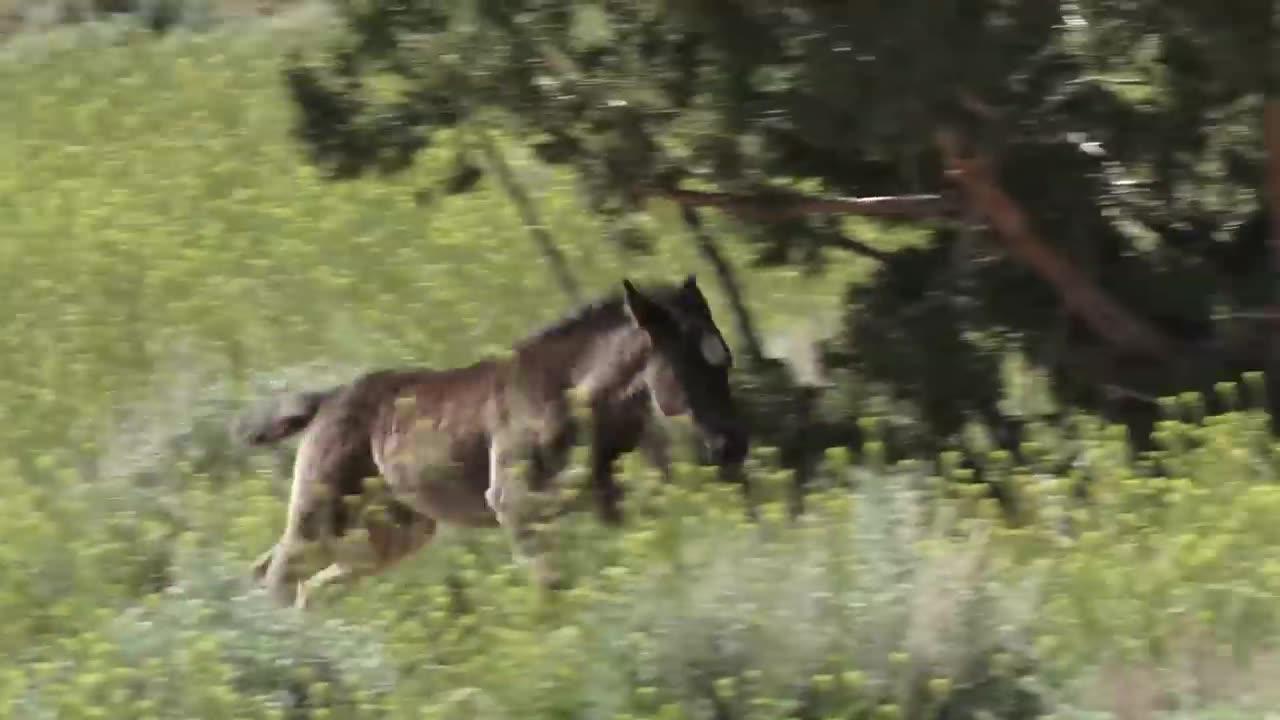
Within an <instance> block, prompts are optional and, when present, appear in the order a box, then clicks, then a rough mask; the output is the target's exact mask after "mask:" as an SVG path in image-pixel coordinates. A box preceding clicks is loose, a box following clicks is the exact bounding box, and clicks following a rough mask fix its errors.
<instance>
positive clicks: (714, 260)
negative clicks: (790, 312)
mask: <svg viewBox="0 0 1280 720" xmlns="http://www.w3.org/2000/svg"><path fill="white" fill-rule="evenodd" d="M680 216H681V217H682V218H683V219H684V224H685V226H686V227H688V228H689V233H690V234H692V235H693V240H694V242H695V243H696V244H697V246H698V253H699V254H700V255H702V257H703V259H704V260H706V261H707V262H708V263H710V264H711V267H712V269H714V270H715V273H716V279H717V280H719V281H720V287H721V288H722V289H723V290H724V294H725V295H726V296H727V297H728V299H729V306H730V308H732V310H733V319H734V322H735V324H737V326H738V334H739V335H741V336H742V342H743V343H744V344H745V345H746V350H747V358H748V359H749V360H750V361H751V363H752V364H758V363H759V362H760V361H761V360H763V359H764V350H763V346H762V345H761V344H760V336H759V335H758V334H756V328H755V323H754V322H752V320H751V311H750V310H748V309H747V304H746V301H745V300H744V299H743V297H742V288H741V287H740V286H739V285H738V279H737V277H735V276H734V273H733V267H732V266H730V265H729V262H728V261H727V260H725V259H724V255H723V254H722V253H721V252H720V248H719V247H717V246H716V242H715V239H714V238H712V237H711V235H710V233H708V232H707V229H706V228H704V227H703V226H702V218H700V217H698V211H697V210H695V209H693V208H692V207H688V206H684V207H681V208H680Z"/></svg>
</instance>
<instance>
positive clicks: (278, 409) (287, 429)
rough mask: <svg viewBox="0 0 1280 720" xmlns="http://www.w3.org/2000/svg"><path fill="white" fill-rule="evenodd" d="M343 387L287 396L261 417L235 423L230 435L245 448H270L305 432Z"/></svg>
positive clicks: (244, 419) (241, 419)
mask: <svg viewBox="0 0 1280 720" xmlns="http://www.w3.org/2000/svg"><path fill="white" fill-rule="evenodd" d="M344 387H345V386H344V385H335V386H334V387H331V388H326V389H324V390H307V391H304V392H300V393H294V394H292V395H288V396H286V397H285V398H283V399H282V400H279V401H277V402H276V403H275V404H274V406H273V407H272V408H271V410H270V411H269V412H267V413H265V414H264V416H258V417H252V418H250V417H242V418H240V419H239V420H237V423H236V427H235V428H234V432H235V434H236V435H237V436H239V438H240V439H241V440H242V441H243V442H245V443H246V444H249V445H274V444H275V443H278V442H280V441H281V440H284V439H285V438H287V437H291V436H293V435H296V434H298V433H300V432H302V431H303V430H305V429H306V428H307V426H308V425H310V424H311V421H312V420H313V419H315V416H316V413H318V412H320V407H321V406H322V405H324V404H325V402H326V401H328V400H329V399H330V398H332V397H333V396H335V395H337V394H338V393H339V392H340V391H341V390H342V389H343V388H344Z"/></svg>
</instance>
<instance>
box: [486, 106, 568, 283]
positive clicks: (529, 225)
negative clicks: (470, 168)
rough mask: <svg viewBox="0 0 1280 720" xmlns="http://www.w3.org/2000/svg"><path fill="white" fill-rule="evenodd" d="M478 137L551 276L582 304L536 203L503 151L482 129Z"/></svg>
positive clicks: (565, 264) (562, 256)
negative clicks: (547, 265)
mask: <svg viewBox="0 0 1280 720" xmlns="http://www.w3.org/2000/svg"><path fill="white" fill-rule="evenodd" d="M475 133H476V135H477V136H478V137H479V141H480V149H481V151H482V152H483V153H484V155H485V158H486V159H487V160H488V161H489V164H490V166H491V167H492V168H493V172H494V175H495V176H496V177H497V178H498V183H499V184H500V185H501V186H502V189H503V191H504V192H506V194H507V197H508V198H510V199H511V202H512V203H513V204H514V205H515V206H516V211H517V212H519V213H520V219H521V221H523V222H524V226H525V229H526V230H528V231H529V237H530V238H532V239H533V242H534V244H535V245H537V246H538V249H539V250H540V251H541V252H542V256H543V258H545V259H546V261H547V263H548V264H549V265H550V266H551V274H552V275H554V276H555V279H556V282H557V284H559V285H560V289H561V290H562V291H564V294H565V295H567V296H568V297H569V300H570V301H571V302H574V303H579V302H582V289H581V288H580V287H579V285H578V281H577V278H575V277H574V276H573V271H572V270H571V269H570V268H569V261H568V259H567V258H565V256H564V253H562V252H560V248H559V247H557V246H556V241H555V239H554V238H552V237H551V233H549V232H548V231H547V227H546V225H544V224H543V223H542V220H541V218H540V217H539V216H538V211H537V209H536V208H535V207H534V205H533V201H532V200H531V199H530V198H529V193H528V192H526V190H525V188H524V186H523V185H521V184H520V182H519V181H518V180H517V179H516V177H515V174H514V173H513V172H512V171H511V166H510V165H508V164H507V159H506V157H505V156H503V154H502V150H501V149H499V148H498V145H497V143H495V142H494V140H493V138H491V137H489V134H488V133H486V132H484V131H483V130H482V129H476V130H475Z"/></svg>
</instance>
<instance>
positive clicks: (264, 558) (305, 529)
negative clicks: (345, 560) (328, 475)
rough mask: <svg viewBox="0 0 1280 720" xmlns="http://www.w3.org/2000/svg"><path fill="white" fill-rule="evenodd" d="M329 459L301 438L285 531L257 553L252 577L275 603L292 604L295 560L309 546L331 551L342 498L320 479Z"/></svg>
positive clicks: (293, 601) (306, 439) (308, 440)
mask: <svg viewBox="0 0 1280 720" xmlns="http://www.w3.org/2000/svg"><path fill="white" fill-rule="evenodd" d="M328 462H332V459H331V458H327V457H323V456H321V457H317V456H316V452H315V451H314V450H313V445H312V443H311V436H310V435H308V436H306V437H304V438H303V441H302V445H301V446H300V447H299V448H298V459H297V462H295V463H294V473H293V484H292V486H291V488H290V490H289V509H288V515H287V518H286V521H285V529H284V532H283V533H282V534H281V535H280V539H279V540H277V541H276V544H275V546H274V547H272V548H271V549H270V550H268V551H266V552H265V553H263V554H262V555H260V556H259V558H258V560H257V562H256V563H255V565H254V571H253V572H254V577H255V579H256V580H259V581H260V582H261V584H262V585H264V586H265V587H266V590H267V592H268V594H269V595H270V596H271V598H272V599H273V600H274V601H276V602H277V603H278V604H280V605H282V606H285V607H288V606H290V605H293V604H294V603H295V601H296V596H297V587H296V585H297V580H298V578H297V568H296V567H295V563H296V562H297V561H298V560H300V559H301V558H300V557H299V556H300V555H301V554H302V553H303V551H304V550H306V549H308V546H313V547H314V546H318V549H319V550H320V551H321V554H322V555H327V554H329V553H330V552H331V551H332V548H331V543H330V541H331V540H332V538H333V519H334V503H335V502H340V501H341V499H340V498H338V497H337V496H336V493H334V492H333V490H332V488H331V487H329V485H328V484H326V483H325V482H323V478H324V473H325V472H326V471H327V470H328V467H326V464H325V463H328Z"/></svg>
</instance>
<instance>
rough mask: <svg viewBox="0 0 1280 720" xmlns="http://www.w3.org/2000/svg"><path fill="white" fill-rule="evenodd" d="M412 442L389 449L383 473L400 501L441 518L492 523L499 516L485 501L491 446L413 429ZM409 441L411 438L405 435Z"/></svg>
mask: <svg viewBox="0 0 1280 720" xmlns="http://www.w3.org/2000/svg"><path fill="white" fill-rule="evenodd" d="M415 435H416V437H414V438H413V439H412V442H403V441H402V442H398V443H395V444H394V445H395V447H388V448H387V450H389V451H390V452H386V453H384V454H383V457H382V458H381V459H380V463H379V464H380V466H381V470H382V474H383V476H384V477H386V478H387V482H388V485H390V487H391V490H392V492H393V493H395V495H396V496H397V497H398V498H399V499H400V501H401V502H403V503H405V504H406V505H409V506H410V507H413V508H415V509H416V510H418V511H419V512H421V513H423V514H426V515H428V516H430V517H432V518H434V519H436V520H439V521H441V522H446V523H450V524H454V525H465V526H472V527H493V526H495V525H497V519H496V517H495V516H494V513H493V510H492V509H491V508H490V507H489V504H488V503H487V502H486V501H485V499H484V492H485V490H486V489H487V488H488V486H489V452H488V444H487V443H485V442H484V440H483V438H479V437H477V438H467V439H461V440H460V439H457V438H453V437H449V436H448V435H447V434H445V433H442V432H428V433H415ZM406 440H407V438H406Z"/></svg>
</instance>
